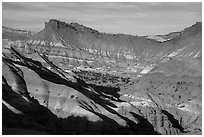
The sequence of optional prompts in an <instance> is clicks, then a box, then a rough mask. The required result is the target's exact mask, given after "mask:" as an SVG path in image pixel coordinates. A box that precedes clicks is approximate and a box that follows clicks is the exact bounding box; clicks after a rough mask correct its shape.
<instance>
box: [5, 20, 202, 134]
mask: <svg viewBox="0 0 204 137" xmlns="http://www.w3.org/2000/svg"><path fill="white" fill-rule="evenodd" d="M2 54H3V56H2V131H3V134H95V135H100V134H109V135H111V134H119V135H126V134H134V135H138V134H145V135H148V134H149V135H154V134H163V135H187V134H193V135H197V134H202V23H201V22H196V23H195V24H194V25H192V26H190V27H188V28H185V29H184V30H182V31H179V32H171V33H169V34H166V35H155V36H132V35H124V34H107V33H102V32H99V31H97V30H94V29H91V28H89V27H86V26H83V25H80V24H78V23H65V22H61V21H59V20H55V19H51V20H50V21H49V22H46V23H45V28H44V29H43V30H42V31H40V32H31V31H25V30H16V29H12V28H8V27H4V26H3V27H2Z"/></svg>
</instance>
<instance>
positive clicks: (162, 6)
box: [2, 2, 202, 35]
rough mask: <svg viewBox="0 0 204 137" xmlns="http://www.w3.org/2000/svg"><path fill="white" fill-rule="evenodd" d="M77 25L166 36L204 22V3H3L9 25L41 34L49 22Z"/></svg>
mask: <svg viewBox="0 0 204 137" xmlns="http://www.w3.org/2000/svg"><path fill="white" fill-rule="evenodd" d="M52 18H54V19H59V20H62V21H65V22H68V23H70V22H77V23H79V24H83V25H85V26H89V27H92V28H93V29H99V30H100V31H103V32H107V33H111V32H112V33H127V34H133V35H136V34H137V35H147V34H160V33H161V34H164V33H168V32H171V31H175V30H173V27H175V29H178V30H181V29H183V28H185V27H187V26H190V25H192V24H194V23H195V22H196V21H201V20H202V3H201V2H200V3H198V2H194V3H192V2H191V3H178V2H174V3H167V2H165V3H161V2H151V3H150V2H145V3H138V2H133V3H132V2H127V3H120V2H107V3H106V2H96V3H94V2H86V3H81V2H76V3H74V2H67V3H66V2H50V3H48V2H44V3H43V2H42V3H40V2H32V3H31V2H29V3H26V2H9V3H5V2H3V4H2V23H3V25H5V26H9V27H14V28H20V29H28V30H34V31H39V30H41V29H43V27H44V22H47V21H48V20H49V19H52Z"/></svg>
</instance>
